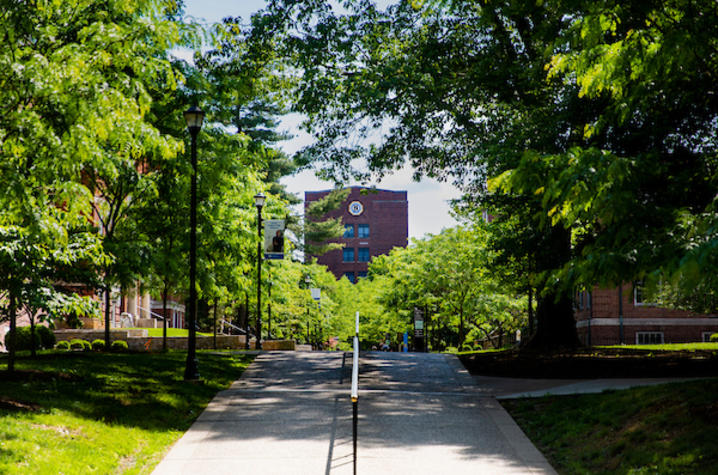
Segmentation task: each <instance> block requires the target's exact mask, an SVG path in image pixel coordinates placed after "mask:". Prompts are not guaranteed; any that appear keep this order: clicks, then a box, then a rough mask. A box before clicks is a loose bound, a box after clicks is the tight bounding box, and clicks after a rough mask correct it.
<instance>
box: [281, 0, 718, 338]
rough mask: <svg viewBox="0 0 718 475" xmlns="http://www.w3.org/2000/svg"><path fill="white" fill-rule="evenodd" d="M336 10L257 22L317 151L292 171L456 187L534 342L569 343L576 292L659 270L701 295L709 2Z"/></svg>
mask: <svg viewBox="0 0 718 475" xmlns="http://www.w3.org/2000/svg"><path fill="white" fill-rule="evenodd" d="M343 5H344V7H345V10H343V11H342V13H340V14H338V13H334V11H333V10H332V8H331V6H330V5H329V2H324V1H319V0H316V1H312V2H302V3H298V2H294V1H284V2H282V1H277V2H273V3H271V4H270V6H269V7H268V9H267V15H268V17H271V18H274V20H275V21H277V22H278V23H280V25H281V24H282V21H285V22H286V23H287V24H289V25H291V26H286V31H288V32H289V33H287V34H286V35H285V37H283V43H282V44H283V46H284V47H285V49H286V51H287V54H289V55H293V56H292V57H293V59H294V60H295V61H296V63H297V66H298V70H299V71H300V72H301V75H302V76H301V81H299V82H298V83H297V87H296V89H295V92H296V94H297V103H296V106H295V108H296V109H297V110H298V111H300V112H303V113H306V114H308V116H309V119H308V121H307V123H306V128H307V130H309V131H310V132H312V133H314V135H315V136H316V137H317V141H316V143H314V144H313V145H311V146H309V147H308V148H306V149H305V150H304V152H303V153H302V154H301V159H302V160H303V161H304V163H305V164H309V163H311V164H313V165H315V166H317V167H321V168H324V169H325V170H328V172H329V173H331V174H332V175H334V176H337V177H341V176H342V175H346V174H347V173H351V172H352V168H353V167H354V166H355V165H356V164H357V163H359V164H363V163H366V164H367V167H368V170H369V171H370V172H372V173H374V174H378V175H381V174H383V173H386V172H388V171H390V170H392V169H395V168H398V167H400V166H401V165H403V164H404V163H405V162H408V163H409V164H411V165H412V166H413V167H414V169H415V170H416V173H417V175H428V176H436V177H440V178H451V179H454V180H455V181H456V182H457V183H458V184H459V185H460V186H462V187H463V189H464V190H465V196H464V201H465V203H466V204H467V206H469V207H470V208H471V209H472V210H473V212H474V214H475V215H477V214H478V212H479V211H482V210H484V211H488V212H489V213H490V214H491V215H493V216H494V217H496V218H497V220H498V221H499V226H501V225H502V224H501V221H505V220H514V222H513V223H511V225H510V226H508V227H509V228H512V229H514V230H515V231H518V233H517V234H516V235H515V237H516V239H503V240H501V241H497V243H500V244H501V246H502V248H501V250H502V251H504V252H505V253H507V255H508V254H511V255H513V256H512V258H513V260H514V261H515V262H516V264H517V265H520V266H522V267H523V268H524V269H525V272H526V273H527V274H528V279H526V281H528V282H529V287H535V288H537V290H538V291H539V292H538V295H537V297H538V307H537V316H538V320H539V328H538V333H537V335H536V337H537V340H543V341H544V343H546V344H551V345H573V344H576V342H577V340H576V335H575V332H573V331H572V330H571V328H572V326H573V324H574V321H573V318H572V316H571V308H570V295H571V294H572V292H573V290H574V289H575V287H577V286H578V287H581V286H592V285H594V284H612V285H615V284H616V283H617V282H625V281H631V280H635V279H643V278H648V277H651V276H652V275H654V274H655V273H657V272H659V271H660V272H665V273H667V274H668V275H669V276H670V278H671V280H672V281H673V283H674V284H676V285H678V286H683V287H684V290H685V292H684V293H685V294H690V289H692V288H695V287H696V286H700V287H701V292H702V293H705V292H709V293H711V294H712V290H711V289H712V288H713V287H714V286H715V285H714V279H713V278H712V274H713V273H712V272H710V269H712V268H714V267H715V262H714V261H715V256H714V254H715V252H714V249H715V242H716V236H715V235H714V234H715V233H714V231H715V229H716V227H715V223H716V217H715V216H716V214H715V196H716V192H715V190H716V183H715V180H716V174H715V170H716V166H715V164H716V163H715V159H716V156H718V153H716V150H717V148H716V143H715V127H716V125H715V124H716V120H715V118H716V102H715V97H717V96H718V95H716V94H715V91H714V88H715V81H712V80H710V78H712V77H714V76H715V75H716V64H717V63H716V62H715V61H713V60H712V59H710V58H713V57H714V56H715V54H714V53H715V49H716V43H715V38H716V37H718V35H717V34H716V25H718V21H716V20H718V18H716V15H718V12H716V10H715V8H714V7H715V5H714V3H713V2H711V1H710V0H701V1H698V2H686V1H685V0H672V1H670V2H668V3H666V2H662V1H661V2H659V1H649V2H643V3H641V5H640V6H639V5H633V4H632V5H623V4H618V3H613V2H599V3H596V2H588V1H579V2H574V1H561V0H559V1H555V2H554V1H552V2H495V1H489V2H444V1H430V2H400V3H399V4H397V5H394V6H391V7H389V8H388V10H387V11H380V10H379V9H377V8H376V7H375V6H374V5H372V4H371V3H370V2H367V1H362V0H356V1H348V2H344V4H343ZM277 31H283V30H282V29H281V28H277ZM677 51H690V53H687V54H683V53H677ZM668 98H670V99H668ZM377 138H378V139H377ZM362 139H363V140H362ZM359 159H361V160H359ZM505 236H506V237H507V238H510V237H511V235H510V234H509V233H506V234H505ZM512 242H513V243H514V244H516V245H514V246H512V245H511V244H512ZM522 280H523V279H522Z"/></svg>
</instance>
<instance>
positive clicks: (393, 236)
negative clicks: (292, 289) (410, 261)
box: [304, 187, 409, 278]
mask: <svg viewBox="0 0 718 475" xmlns="http://www.w3.org/2000/svg"><path fill="white" fill-rule="evenodd" d="M362 190H365V188H361V187H351V188H350V193H349V196H348V197H347V199H346V200H345V201H344V203H342V205H341V206H340V207H339V208H338V209H336V210H334V211H331V212H329V213H327V215H326V216H325V218H341V220H342V222H343V223H344V224H349V225H353V226H354V231H355V234H354V237H353V238H340V239H336V240H334V241H333V242H339V243H341V244H343V245H344V246H345V247H351V248H353V249H354V262H344V261H343V251H342V250H341V249H339V250H335V251H331V252H328V253H326V254H324V255H322V256H317V261H318V263H319V264H322V265H326V266H327V267H328V268H329V270H330V271H331V272H332V273H334V275H335V276H336V277H337V278H341V277H342V276H343V275H344V273H345V272H354V273H355V274H356V273H357V272H362V271H366V270H367V269H368V262H358V249H359V248H369V255H370V257H374V256H378V255H381V254H387V253H389V251H391V250H392V249H393V248H394V247H406V245H407V244H408V236H409V208H408V206H409V205H408V201H407V193H406V191H392V190H371V189H368V191H367V193H366V194H362ZM328 193H329V191H307V192H306V193H305V195H304V196H305V202H304V206H305V211H306V208H308V206H309V205H310V204H311V203H312V202H313V201H316V200H319V199H321V198H323V197H325V196H326V195H327V194H328ZM354 201H359V202H360V203H361V204H362V205H363V208H364V209H363V211H362V213H361V214H359V215H356V216H355V215H353V214H351V213H350V212H349V204H350V203H352V202H354ZM359 224H368V225H369V237H368V238H360V237H358V226H357V225H359ZM309 257H311V256H309Z"/></svg>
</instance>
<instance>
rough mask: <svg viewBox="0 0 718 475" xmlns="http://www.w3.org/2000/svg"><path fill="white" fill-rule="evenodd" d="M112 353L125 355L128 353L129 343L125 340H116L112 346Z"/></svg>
mask: <svg viewBox="0 0 718 475" xmlns="http://www.w3.org/2000/svg"><path fill="white" fill-rule="evenodd" d="M110 351H112V352H115V353H124V352H127V351H128V347H127V342H126V341H123V340H115V341H113V342H112V344H111V345H110Z"/></svg>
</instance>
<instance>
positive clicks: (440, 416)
mask: <svg viewBox="0 0 718 475" xmlns="http://www.w3.org/2000/svg"><path fill="white" fill-rule="evenodd" d="M350 356H351V354H348V355H347V359H346V363H347V367H346V368H345V369H344V370H342V354H341V353H290V352H284V353H279V352H277V353H263V354H261V355H260V356H259V357H258V358H257V359H256V360H255V361H254V363H253V364H252V365H251V366H250V368H249V369H248V370H247V371H246V372H245V373H244V375H243V376H242V378H241V379H240V380H239V381H237V382H235V383H234V384H233V385H232V387H231V388H230V389H229V390H227V391H222V392H220V393H219V394H218V395H217V396H216V397H215V399H214V400H213V401H212V402H211V403H210V405H209V407H208V408H207V410H206V411H205V412H203V413H202V414H201V415H200V417H199V418H198V419H197V421H196V422H195V423H194V424H193V426H192V427H191V428H190V430H189V431H188V432H187V433H186V434H185V435H184V436H183V437H182V438H181V439H180V441H178V442H177V444H175V445H174V447H173V448H172V449H171V450H170V452H169V453H168V454H167V456H166V457H165V459H164V460H163V461H162V462H161V463H160V464H159V465H158V466H157V468H156V470H155V472H154V473H155V474H157V475H163V474H172V475H175V474H210V473H211V474H224V473H226V474H230V473H232V474H254V473H256V474H282V475H291V474H312V475H313V474H322V473H324V474H350V473H352V428H351V401H350V399H349V385H350V381H349V377H350V374H351V372H350V365H351V357H350ZM340 381H341V382H340ZM358 432H359V448H358V454H359V459H358V464H357V468H358V470H357V472H358V473H359V474H362V475H365V474H367V475H368V474H371V475H378V474H392V475H395V474H412V475H416V474H432V475H436V474H444V473H446V474H451V475H460V474H472V475H473V474H483V473H486V474H513V473H555V472H554V471H553V469H552V468H551V467H550V466H549V465H548V463H547V462H546V460H545V459H544V457H543V456H542V455H541V454H540V453H539V452H538V450H536V448H535V447H534V446H533V445H532V444H531V443H530V441H529V440H528V439H527V438H526V437H525V436H524V434H523V433H522V432H521V430H520V429H519V428H518V426H516V424H515V423H514V422H513V420H512V419H511V418H510V417H509V415H508V414H507V413H506V411H504V410H503V409H502V408H501V406H500V405H499V404H498V402H497V401H496V399H495V398H494V397H492V395H487V394H482V392H481V391H480V390H479V388H478V386H477V385H476V383H475V381H474V380H473V379H472V377H471V376H470V375H469V374H468V373H467V372H466V371H465V370H464V368H463V367H462V366H461V364H460V362H459V361H458V360H457V359H456V358H455V357H453V356H449V355H440V354H406V353H403V354H402V353H364V354H362V357H361V361H360V384H359V431H358Z"/></svg>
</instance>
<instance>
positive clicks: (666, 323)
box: [575, 284, 718, 345]
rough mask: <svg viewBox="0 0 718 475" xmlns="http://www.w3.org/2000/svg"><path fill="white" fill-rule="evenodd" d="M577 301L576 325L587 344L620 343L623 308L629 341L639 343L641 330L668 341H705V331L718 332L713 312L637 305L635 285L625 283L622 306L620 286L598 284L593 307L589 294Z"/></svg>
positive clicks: (624, 326) (592, 300) (595, 289)
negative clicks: (701, 312)
mask: <svg viewBox="0 0 718 475" xmlns="http://www.w3.org/2000/svg"><path fill="white" fill-rule="evenodd" d="M576 301H577V305H578V306H579V307H578V309H577V310H576V312H575V318H576V327H577V332H578V335H579V338H580V339H581V341H582V342H583V343H584V344H589V340H590V344H592V345H615V344H619V343H620V342H621V337H620V336H621V335H620V333H621V320H620V319H619V310H620V313H622V316H623V319H622V320H623V342H624V343H626V344H635V343H636V342H637V339H636V333H638V332H661V333H663V338H664V342H665V343H689V342H696V341H702V337H703V333H704V332H718V318H715V316H713V315H702V314H696V313H693V312H688V311H685V310H677V309H672V308H663V307H658V306H655V305H646V304H644V305H641V304H635V303H634V290H633V285H632V284H624V285H623V286H621V304H622V308H619V288H618V287H615V288H610V289H606V288H604V289H602V288H598V287H594V288H593V291H592V298H591V305H590V306H589V305H587V303H588V302H587V301H588V299H587V297H586V296H585V295H584V298H583V303H584V305H583V306H581V304H580V302H581V299H580V296H579V297H578V298H577V299H576ZM589 327H590V331H589ZM589 333H590V337H589Z"/></svg>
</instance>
